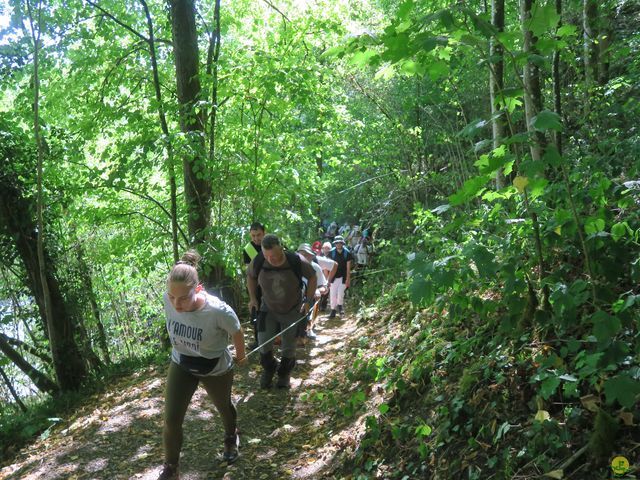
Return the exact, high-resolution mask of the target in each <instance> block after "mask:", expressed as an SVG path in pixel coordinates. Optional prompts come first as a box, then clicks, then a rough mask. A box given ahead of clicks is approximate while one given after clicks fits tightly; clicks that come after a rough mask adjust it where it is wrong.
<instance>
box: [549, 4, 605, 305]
mask: <svg viewBox="0 0 640 480" xmlns="http://www.w3.org/2000/svg"><path fill="white" fill-rule="evenodd" d="M556 13H557V14H558V16H559V17H560V21H559V22H558V28H560V27H561V26H562V0H556ZM552 73H553V105H554V110H555V113H557V114H558V116H559V117H560V118H562V95H561V77H560V50H558V49H556V50H555V51H554V52H553V67H552ZM554 143H555V146H556V149H557V150H558V153H559V154H560V156H562V150H563V145H562V132H561V131H556V132H555V134H554ZM560 170H561V172H562V179H563V181H564V183H565V185H566V188H567V198H568V201H569V207H570V208H571V212H572V214H573V219H574V221H575V222H576V226H577V227H578V228H577V231H578V238H579V239H580V246H581V248H582V254H583V256H584V261H585V265H586V267H587V272H588V274H589V279H590V280H591V296H592V297H593V301H594V303H596V302H597V295H596V289H595V284H594V276H593V269H592V268H591V258H590V255H589V250H588V249H587V243H586V241H585V238H584V233H583V227H582V221H581V219H580V217H579V216H578V209H577V208H576V204H575V200H574V196H573V188H572V187H571V181H570V179H569V174H568V173H567V167H566V165H565V162H564V160H562V161H561V162H560Z"/></svg>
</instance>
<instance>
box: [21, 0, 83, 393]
mask: <svg viewBox="0 0 640 480" xmlns="http://www.w3.org/2000/svg"><path fill="white" fill-rule="evenodd" d="M27 8H28V12H29V24H30V27H31V37H32V41H33V46H34V53H33V59H34V60H33V83H34V102H33V118H34V121H33V127H34V128H33V131H34V137H35V142H36V147H37V153H38V155H37V156H38V162H37V210H36V211H37V225H38V226H37V234H36V250H37V260H38V262H37V263H38V272H39V281H40V285H41V289H42V300H43V306H44V313H45V318H46V321H47V327H48V332H49V343H50V346H51V356H52V358H53V362H54V368H55V371H56V376H57V377H58V382H59V383H60V387H61V388H62V389H63V390H73V389H77V388H78V387H79V386H80V384H81V382H82V380H83V378H84V377H85V375H86V369H85V366H84V363H83V362H82V359H81V357H80V352H79V351H78V348H77V345H76V342H75V339H74V337H73V329H72V328H71V327H72V325H71V319H70V318H68V317H59V316H56V315H54V309H53V301H52V295H51V291H50V288H49V287H50V284H49V275H50V272H48V269H47V264H46V261H45V254H44V217H43V203H44V202H43V191H42V164H43V160H44V151H43V144H42V137H41V134H40V110H39V106H40V77H39V73H40V72H39V62H40V33H41V31H42V23H41V14H42V9H41V5H40V2H38V7H37V15H38V17H37V31H36V25H35V24H34V17H33V11H32V8H31V1H30V0H27Z"/></svg>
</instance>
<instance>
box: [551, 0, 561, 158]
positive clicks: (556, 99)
mask: <svg viewBox="0 0 640 480" xmlns="http://www.w3.org/2000/svg"><path fill="white" fill-rule="evenodd" d="M556 13H557V14H558V16H559V17H560V21H559V22H558V28H560V27H561V26H562V0H556ZM551 70H552V76H553V106H554V110H555V112H556V113H557V114H558V116H559V117H560V118H562V96H561V83H560V82H561V78H560V50H558V49H557V48H556V50H555V51H554V52H553V64H552V67H551ZM554 143H555V145H556V148H557V149H558V152H560V155H562V132H559V131H555V133H554Z"/></svg>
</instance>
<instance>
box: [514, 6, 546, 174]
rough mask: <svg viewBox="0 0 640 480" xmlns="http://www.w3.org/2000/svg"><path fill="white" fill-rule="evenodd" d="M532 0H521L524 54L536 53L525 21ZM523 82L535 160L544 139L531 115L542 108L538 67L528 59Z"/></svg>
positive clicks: (537, 157) (531, 148)
mask: <svg viewBox="0 0 640 480" xmlns="http://www.w3.org/2000/svg"><path fill="white" fill-rule="evenodd" d="M533 3H534V0H522V2H521V12H520V13H521V21H522V29H523V32H522V33H523V37H524V48H523V50H524V53H525V55H526V56H530V55H535V54H537V53H538V52H537V49H536V41H537V39H536V38H535V37H534V36H533V32H531V30H529V29H528V28H527V23H528V22H529V19H530V18H531V8H532V6H533ZM523 82H524V109H525V118H526V122H527V131H528V132H529V135H530V136H531V140H532V141H531V142H529V144H530V150H531V158H532V159H533V161H535V162H537V161H540V160H541V159H542V151H543V150H544V147H545V144H546V140H545V138H544V135H543V134H542V133H541V132H538V131H536V130H535V129H534V128H533V125H532V124H531V122H532V120H533V117H535V116H536V115H538V113H540V111H541V110H542V91H541V88H540V69H539V68H538V66H537V65H535V64H534V63H533V62H530V61H528V62H527V63H526V64H525V66H524V68H523Z"/></svg>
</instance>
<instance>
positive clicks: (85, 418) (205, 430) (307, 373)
mask: <svg viewBox="0 0 640 480" xmlns="http://www.w3.org/2000/svg"><path fill="white" fill-rule="evenodd" d="M355 331H356V321H355V319H354V318H353V317H351V316H348V315H345V316H344V317H343V318H340V317H338V318H336V319H333V320H329V319H328V317H327V316H326V315H322V316H320V317H319V322H318V325H317V327H316V333H317V334H318V338H317V339H316V340H315V341H313V342H310V343H309V344H308V345H307V346H306V347H303V348H298V352H297V355H298V364H297V366H296V368H295V369H294V371H293V374H292V382H291V383H292V388H291V390H288V391H287V390H276V389H272V390H266V391H265V390H261V389H260V388H259V387H258V383H259V375H260V367H259V356H258V355H257V354H254V355H253V356H252V357H253V358H251V359H250V365H249V366H247V367H244V368H237V369H236V376H235V379H234V388H233V394H232V395H233V400H234V402H236V404H237V407H238V423H239V425H238V426H239V428H240V431H241V442H242V443H241V448H240V452H241V457H240V459H239V460H238V461H237V462H236V463H235V464H233V465H226V464H225V463H223V462H222V460H221V450H222V437H223V429H222V425H221V423H220V419H219V417H218V415H217V413H216V412H215V409H214V408H213V406H212V405H211V404H210V403H209V401H208V399H207V397H206V395H205V392H204V390H203V389H202V388H199V389H198V390H197V391H196V394H195V395H194V398H193V399H192V402H191V405H190V408H189V410H188V412H187V417H186V419H185V423H184V432H185V440H184V446H183V449H182V457H181V478H182V479H183V480H201V479H214V478H215V479H218V478H223V479H225V480H231V479H238V480H240V479H243V480H244V479H246V480H252V479H256V480H266V479H302V478H304V479H313V478H330V477H331V476H330V474H329V473H328V470H331V466H332V460H334V457H335V455H336V453H338V452H339V451H340V450H341V449H342V447H341V445H342V446H344V444H345V442H348V443H350V442H351V441H352V435H351V434H350V433H349V432H348V428H349V426H348V425H345V424H344V423H342V422H341V423H342V426H341V427H340V428H338V426H337V425H334V424H333V422H332V420H331V417H330V414H331V412H330V411H328V410H330V409H327V408H322V404H321V402H312V401H305V397H306V396H307V395H309V394H310V393H312V392H316V391H321V390H323V389H324V390H326V389H331V388H332V387H331V385H332V382H333V385H335V382H336V381H339V382H341V383H343V382H344V381H345V380H344V371H345V370H346V369H347V368H348V366H349V365H352V363H353V359H352V358H349V357H350V355H349V351H350V349H349V348H345V347H346V346H347V345H348V344H349V343H350V342H351V341H352V339H353V334H354V332H355ZM165 376H166V366H164V367H152V368H147V369H144V370H141V371H138V372H136V373H135V374H134V375H132V376H129V377H126V378H123V379H120V380H118V381H117V382H115V383H114V385H112V386H110V387H108V388H107V391H106V392H103V393H101V394H96V395H94V396H93V397H90V399H89V400H88V401H87V402H86V403H85V404H84V406H82V407H81V408H79V409H78V411H77V412H76V413H75V414H74V415H73V416H71V417H70V418H69V419H67V420H66V421H64V422H61V424H59V425H58V426H56V428H55V429H52V431H51V432H50V434H49V435H48V437H47V438H41V439H39V440H38V441H36V442H35V443H34V444H32V445H30V446H27V447H25V448H24V449H23V450H22V452H20V453H19V454H18V456H17V458H16V459H15V461H14V463H13V464H12V465H9V466H7V467H5V468H3V469H2V470H0V479H3V480H4V479H7V480H8V479H12V480H14V479H15V480H17V479H21V480H36V479H47V480H51V479H65V480H80V479H82V480H85V479H138V480H155V479H156V477H157V475H158V473H159V471H160V465H161V463H162V458H163V456H162V444H161V432H162V409H163V391H164V384H165Z"/></svg>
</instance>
